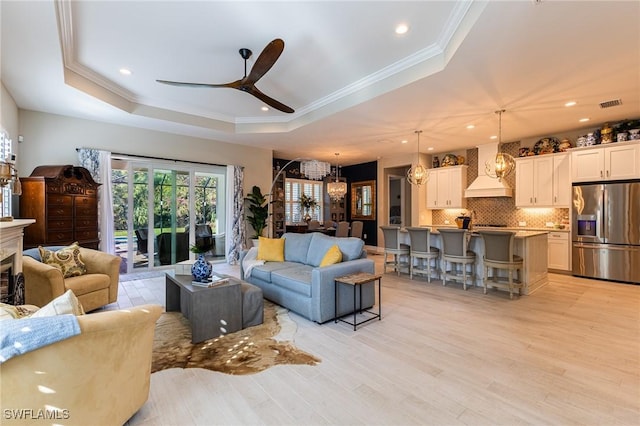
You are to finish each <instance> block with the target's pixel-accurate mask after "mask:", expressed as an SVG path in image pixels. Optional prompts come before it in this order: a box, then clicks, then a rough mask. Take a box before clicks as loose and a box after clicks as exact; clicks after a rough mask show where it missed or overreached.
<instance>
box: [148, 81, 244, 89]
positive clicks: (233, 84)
mask: <svg viewBox="0 0 640 426" xmlns="http://www.w3.org/2000/svg"><path fill="white" fill-rule="evenodd" d="M156 81H157V82H158V83H162V84H168V85H170V86H181V87H212V88H216V87H230V88H232V89H237V88H238V87H240V85H241V81H242V80H236V81H232V82H231V83H224V84H208V83H185V82H181V81H168V80H156Z"/></svg>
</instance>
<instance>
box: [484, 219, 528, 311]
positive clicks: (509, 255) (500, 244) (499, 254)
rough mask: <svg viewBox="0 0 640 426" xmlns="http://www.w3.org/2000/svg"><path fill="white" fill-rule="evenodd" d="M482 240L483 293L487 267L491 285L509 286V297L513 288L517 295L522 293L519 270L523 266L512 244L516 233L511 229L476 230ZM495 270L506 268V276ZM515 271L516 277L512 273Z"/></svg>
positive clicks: (511, 295) (487, 279)
mask: <svg viewBox="0 0 640 426" xmlns="http://www.w3.org/2000/svg"><path fill="white" fill-rule="evenodd" d="M478 234H480V236H481V237H482V239H483V241H484V256H483V259H482V261H483V264H484V266H483V268H484V279H483V283H484V294H487V282H488V281H489V269H491V286H492V287H498V286H506V287H508V288H509V298H510V299H513V290H514V288H517V289H518V295H521V294H522V287H523V283H522V281H521V280H520V271H521V270H522V268H523V267H524V260H523V259H522V257H520V256H518V255H516V254H513V245H514V240H515V235H516V233H515V232H513V231H478ZM496 269H497V270H506V271H507V277H499V276H498V273H497V271H496ZM514 271H515V272H516V279H515V280H514V278H513V273H514Z"/></svg>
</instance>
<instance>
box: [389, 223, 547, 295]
mask: <svg viewBox="0 0 640 426" xmlns="http://www.w3.org/2000/svg"><path fill="white" fill-rule="evenodd" d="M444 227H446V226H444ZM444 227H443V228H444ZM425 228H430V229H431V231H432V234H431V235H432V237H433V238H432V239H431V244H432V245H433V246H434V247H438V248H439V249H442V240H441V239H440V234H439V233H438V227H437V226H433V227H431V226H427V227H425ZM480 230H482V231H485V230H489V231H491V230H493V231H498V230H501V229H499V228H483V227H477V228H474V229H473V230H472V231H470V232H469V234H468V236H469V238H470V240H469V250H471V251H473V252H474V253H475V254H476V263H475V280H474V282H473V284H474V285H475V286H477V287H483V286H484V284H483V279H484V266H483V262H482V257H483V256H484V243H483V241H482V238H481V237H480V235H479V234H478V233H477V232H475V231H480ZM547 234H548V232H547V231H517V232H516V235H515V243H514V251H515V254H517V255H518V256H521V257H522V258H523V259H524V268H523V270H522V271H521V272H520V279H521V280H522V282H523V284H524V286H523V289H522V294H524V295H529V294H531V293H533V292H534V291H536V290H538V289H539V288H540V287H543V286H544V285H546V284H547V282H548V276H547V250H548V249H547ZM400 242H402V243H404V244H409V243H410V239H409V233H408V232H407V231H406V230H405V229H402V230H401V232H400ZM442 265H443V263H442V261H441V262H440V269H442ZM500 272H501V273H502V272H505V273H506V271H500ZM500 276H502V275H500Z"/></svg>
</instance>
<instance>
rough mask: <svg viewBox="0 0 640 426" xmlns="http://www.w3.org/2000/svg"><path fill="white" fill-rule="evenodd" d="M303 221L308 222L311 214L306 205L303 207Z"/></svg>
mask: <svg viewBox="0 0 640 426" xmlns="http://www.w3.org/2000/svg"><path fill="white" fill-rule="evenodd" d="M303 219H304V221H305V222H307V223H309V221H310V220H311V215H310V214H309V208H308V207H307V208H306V209H304V218H303Z"/></svg>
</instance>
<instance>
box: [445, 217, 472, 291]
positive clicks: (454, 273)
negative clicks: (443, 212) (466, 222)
mask: <svg viewBox="0 0 640 426" xmlns="http://www.w3.org/2000/svg"><path fill="white" fill-rule="evenodd" d="M438 232H439V233H440V236H441V238H442V263H443V265H442V285H447V278H450V279H452V280H458V281H462V288H463V289H465V290H466V289H467V278H469V279H470V280H471V282H472V283H473V280H474V277H475V273H474V266H475V262H476V254H475V253H474V252H473V251H471V250H469V249H468V246H469V231H467V230H466V229H451V228H439V229H438ZM448 265H450V269H449V270H447V268H448ZM459 265H461V266H462V268H459ZM469 265H471V270H469V271H468V270H467V267H468V266H469Z"/></svg>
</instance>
